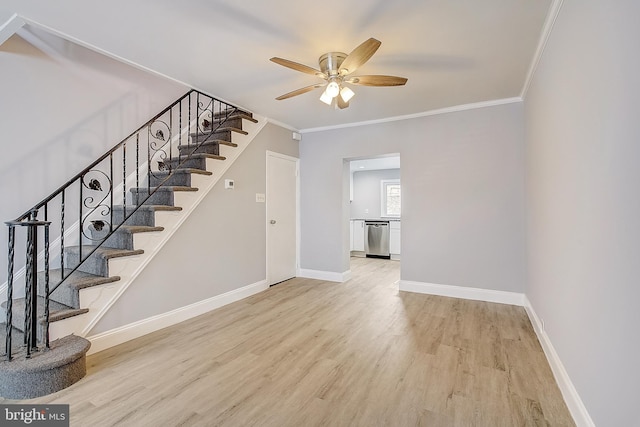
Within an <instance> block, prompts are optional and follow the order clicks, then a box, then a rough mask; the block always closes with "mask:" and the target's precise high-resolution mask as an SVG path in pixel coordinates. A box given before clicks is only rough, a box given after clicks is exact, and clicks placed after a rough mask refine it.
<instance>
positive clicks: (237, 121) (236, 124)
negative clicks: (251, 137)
mask: <svg viewBox="0 0 640 427" xmlns="http://www.w3.org/2000/svg"><path fill="white" fill-rule="evenodd" d="M221 121H223V122H222V125H221V126H223V127H232V128H238V129H242V117H229V118H227V119H226V120H224V118H219V119H214V121H213V126H214V128H216V127H219V126H218V125H220V122H221Z"/></svg>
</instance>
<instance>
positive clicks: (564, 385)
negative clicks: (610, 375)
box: [524, 296, 595, 427]
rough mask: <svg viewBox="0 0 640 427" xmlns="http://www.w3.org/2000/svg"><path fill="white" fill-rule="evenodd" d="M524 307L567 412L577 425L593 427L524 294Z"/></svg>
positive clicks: (593, 424) (585, 409) (579, 426)
mask: <svg viewBox="0 0 640 427" xmlns="http://www.w3.org/2000/svg"><path fill="white" fill-rule="evenodd" d="M524 308H525V310H526V311H527V315H528V316H529V320H531V324H532V325H533V329H534V330H535V332H536V335H537V336H538V341H540V345H542V349H543V350H544V354H545V355H546V356H547V360H548V361H549V365H550V366H551V370H552V371H553V376H554V377H555V378H556V382H557V383H558V387H560V392H561V393H562V397H564V401H565V403H566V404H567V407H568V408H569V412H571V416H572V417H573V420H574V421H575V423H576V425H577V426H578V427H595V423H594V422H593V420H592V419H591V416H590V415H589V412H587V408H586V407H585V406H584V403H582V399H580V395H578V391H577V390H576V388H575V387H574V385H573V383H572V382H571V378H569V374H568V373H567V371H566V369H565V368H564V365H563V364H562V361H561V360H560V357H559V356H558V353H556V350H555V348H554V347H553V344H551V340H550V339H549V336H548V335H547V333H546V332H545V330H544V329H543V328H542V322H541V321H540V318H539V317H538V315H537V314H536V312H535V310H534V309H533V306H532V305H531V302H530V301H529V299H528V298H527V297H526V296H525V297H524Z"/></svg>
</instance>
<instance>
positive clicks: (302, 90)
mask: <svg viewBox="0 0 640 427" xmlns="http://www.w3.org/2000/svg"><path fill="white" fill-rule="evenodd" d="M322 86H324V84H315V85H311V86H305V87H303V88H300V89H296V90H294V91H291V92H289V93H285V94H284V95H280V96H279V97H277V98H276V99H277V100H278V101H282V100H283V99H288V98H292V97H294V96H298V95H302V94H303V93H307V92H311V91H312V90H314V89H316V88H319V87H322Z"/></svg>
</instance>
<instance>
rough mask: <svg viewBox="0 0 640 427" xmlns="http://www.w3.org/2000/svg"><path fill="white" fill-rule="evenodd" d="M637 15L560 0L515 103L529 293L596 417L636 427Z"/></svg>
mask: <svg viewBox="0 0 640 427" xmlns="http://www.w3.org/2000/svg"><path fill="white" fill-rule="evenodd" d="M638 16H640V3H639V2H637V1H621V0H617V1H607V2H603V1H598V0H565V1H564V4H563V7H562V10H561V12H560V14H559V17H558V19H557V21H556V24H555V27H554V29H553V32H552V33H551V37H550V39H549V41H548V44H547V47H546V49H545V52H544V56H543V57H542V60H541V62H540V64H539V67H538V69H537V71H536V73H535V77H534V80H533V84H532V86H531V88H530V90H529V92H528V93H527V94H526V101H525V110H526V155H527V169H528V172H527V195H528V197H527V203H528V212H529V220H528V236H529V245H528V252H529V257H528V265H529V280H528V287H527V295H528V297H529V299H530V301H531V303H532V305H533V307H534V309H535V310H536V312H537V314H538V315H539V317H541V318H543V319H544V322H545V327H546V332H547V334H548V336H549V337H550V339H551V341H552V343H553V346H554V347H555V349H556V351H557V353H558V355H559V357H560V359H561V360H562V363H563V364H564V367H565V368H566V370H567V372H568V374H569V376H570V378H571V380H572V382H573V384H574V386H575V387H576V389H577V391H578V393H579V395H580V397H581V398H582V400H583V402H584V404H585V406H586V408H587V410H588V412H589V413H590V415H591V417H592V419H593V421H594V422H595V424H596V425H599V426H638V425H640V415H639V413H638V396H640V369H638V360H639V356H638V355H639V354H640V334H639V333H638V330H637V328H638V325H640V309H639V308H638V303H639V301H640V286H639V285H638V278H639V277H640V226H639V225H638V224H639V221H640V190H639V187H638V184H639V183H640V167H639V163H638V160H639V159H640V127H639V126H638V107H637V105H636V104H637V102H638V99H640V78H639V77H638V76H639V74H638V70H639V69H640V54H639V50H638V40H640V26H639V25H638ZM403 167H404V165H403Z"/></svg>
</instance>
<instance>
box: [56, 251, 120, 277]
mask: <svg viewBox="0 0 640 427" xmlns="http://www.w3.org/2000/svg"><path fill="white" fill-rule="evenodd" d="M83 256H84V255H83ZM79 262H80V259H79V258H78V254H75V253H73V252H69V253H67V254H65V258H64V263H65V268H75V266H77V265H78V264H79ZM78 270H80V271H84V272H85V273H91V274H95V275H97V276H104V277H108V276H109V263H108V261H107V260H106V259H104V258H102V257H99V256H97V255H96V254H92V255H91V256H90V257H89V259H87V260H86V261H85V262H84V263H82V265H81V266H80V267H79V268H78Z"/></svg>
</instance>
